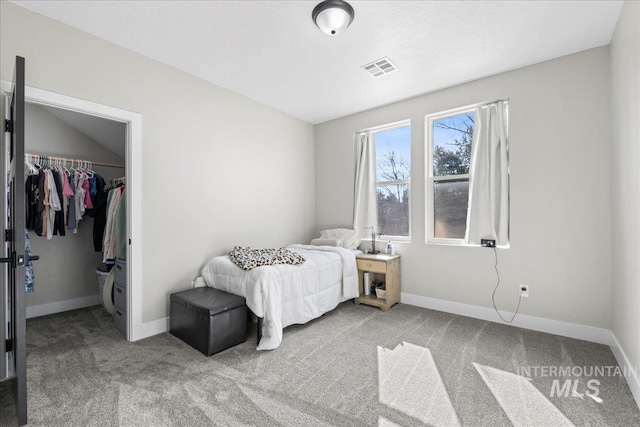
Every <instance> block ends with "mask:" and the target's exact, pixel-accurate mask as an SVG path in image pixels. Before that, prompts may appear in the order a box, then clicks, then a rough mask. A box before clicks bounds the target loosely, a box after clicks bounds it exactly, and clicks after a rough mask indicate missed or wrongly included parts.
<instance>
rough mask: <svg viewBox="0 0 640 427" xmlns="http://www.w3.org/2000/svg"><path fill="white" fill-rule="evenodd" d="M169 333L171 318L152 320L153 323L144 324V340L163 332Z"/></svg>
mask: <svg viewBox="0 0 640 427" xmlns="http://www.w3.org/2000/svg"><path fill="white" fill-rule="evenodd" d="M168 331H169V318H168V317H165V318H163V319H158V320H152V321H151V322H146V323H143V324H142V338H141V339H144V338H149V337H152V336H154V335H158V334H161V333H163V332H168Z"/></svg>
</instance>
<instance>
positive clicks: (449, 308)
mask: <svg viewBox="0 0 640 427" xmlns="http://www.w3.org/2000/svg"><path fill="white" fill-rule="evenodd" d="M401 301H402V303H403V304H409V305H415V306H418V307H423V308H428V309H431V310H438V311H444V312H447V313H453V314H459V315H461V316H467V317H473V318H475V319H481V320H487V321H489V322H496V323H502V324H505V325H510V326H516V327H518V328H524V329H531V330H533V331H539V332H546V333H549V334H555V335H560V336H563V337H569V338H576V339H579V340H585V341H591V342H595V343H598V344H606V345H612V341H611V336H612V335H611V331H610V330H608V329H602V328H596V327H594V326H585V325H578V324H575V323H568V322H561V321H559V320H551V319H544V318H542V317H534V316H527V315H524V314H518V315H517V316H516V317H515V319H514V321H513V323H506V322H503V321H502V320H501V319H500V317H498V314H497V313H496V312H495V310H493V309H491V308H486V307H478V306H476V305H470V304H462V303H459V302H452V301H446V300H441V299H436V298H429V297H423V296H420V295H413V294H407V293H402V294H401ZM500 313H501V314H502V316H503V317H505V318H508V319H510V318H511V316H513V313H509V312H505V311H500Z"/></svg>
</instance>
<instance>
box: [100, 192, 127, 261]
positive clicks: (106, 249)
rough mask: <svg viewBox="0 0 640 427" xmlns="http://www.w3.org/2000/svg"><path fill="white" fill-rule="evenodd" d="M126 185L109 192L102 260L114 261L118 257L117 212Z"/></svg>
mask: <svg viewBox="0 0 640 427" xmlns="http://www.w3.org/2000/svg"><path fill="white" fill-rule="evenodd" d="M123 191H124V187H118V188H116V189H114V190H111V192H110V193H109V199H108V207H107V223H106V226H105V229H104V241H103V245H102V246H103V255H102V262H107V261H113V260H114V259H115V257H116V246H117V233H116V213H117V212H118V207H119V205H120V202H121V200H122V193H123Z"/></svg>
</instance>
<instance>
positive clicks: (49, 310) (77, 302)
mask: <svg viewBox="0 0 640 427" xmlns="http://www.w3.org/2000/svg"><path fill="white" fill-rule="evenodd" d="M100 301H101V298H100V295H99V294H96V295H90V296H88V297H82V298H75V299H69V300H66V301H56V302H51V303H49V304H41V305H34V306H31V307H27V319H31V318H32V317H40V316H47V315H49V314H55V313H62V312H63V311H69V310H75V309H77V308H85V307H91V306H94V305H99V304H100Z"/></svg>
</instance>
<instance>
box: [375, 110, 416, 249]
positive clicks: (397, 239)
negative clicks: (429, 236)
mask: <svg viewBox="0 0 640 427" xmlns="http://www.w3.org/2000/svg"><path fill="white" fill-rule="evenodd" d="M406 126H408V127H409V129H410V130H411V132H410V133H409V165H410V167H411V175H410V176H409V179H400V180H394V181H378V158H377V156H376V140H375V134H376V133H378V132H383V131H388V130H393V129H398V128H402V127H406ZM367 131H368V132H369V135H370V137H371V138H373V146H374V156H375V159H374V160H375V165H376V197H377V194H378V187H380V186H387V185H405V184H406V185H407V192H408V194H409V206H408V221H409V235H408V236H392V235H390V234H381V235H380V236H384V237H385V238H387V237H388V238H389V239H388V240H391V241H392V242H408V243H410V242H411V200H412V199H413V196H412V194H411V178H412V176H413V164H412V161H411V151H413V144H412V140H413V138H412V131H413V130H412V126H411V119H406V120H400V121H397V122H393V123H388V124H386V125H381V126H376V127H374V128H369V129H367ZM376 222H378V231H380V225H379V218H378V204H377V200H376Z"/></svg>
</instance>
